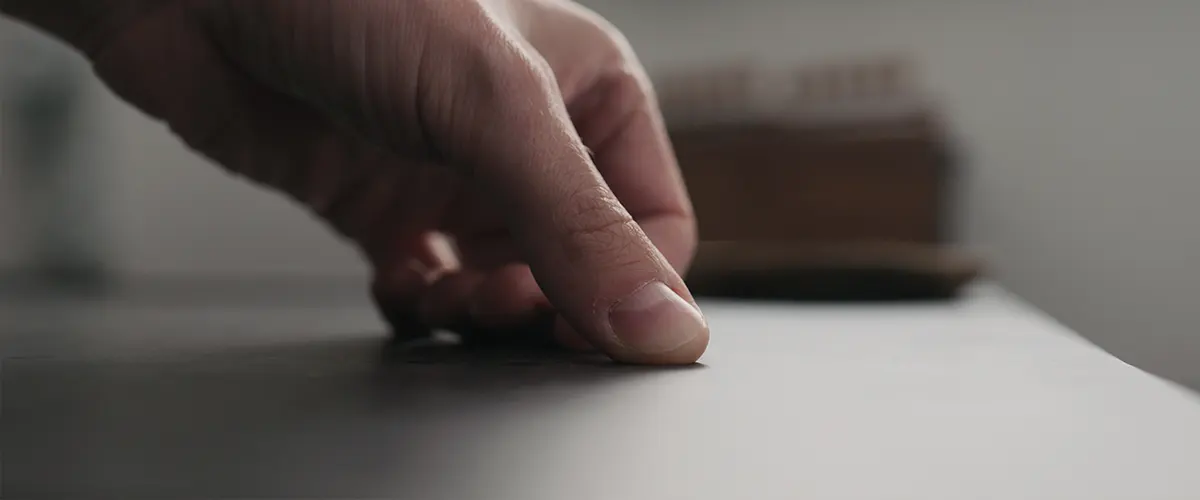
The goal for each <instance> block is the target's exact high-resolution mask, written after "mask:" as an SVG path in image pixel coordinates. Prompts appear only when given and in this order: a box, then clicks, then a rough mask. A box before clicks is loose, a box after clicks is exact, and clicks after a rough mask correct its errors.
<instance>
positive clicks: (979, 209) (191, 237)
mask: <svg viewBox="0 0 1200 500" xmlns="http://www.w3.org/2000/svg"><path fill="white" fill-rule="evenodd" d="M587 3H589V4H591V5H593V6H594V7H595V8H596V9H597V10H599V11H600V12H601V13H604V14H606V15H607V16H608V17H609V18H610V19H612V20H613V21H614V22H615V23H616V24H617V25H618V26H620V27H622V28H623V29H624V30H625V31H626V33H627V35H628V36H629V38H630V39H631V41H632V42H633V43H634V45H635V46H636V47H637V48H638V49H639V51H640V53H641V54H642V57H643V59H644V62H645V63H646V64H647V65H648V66H649V67H650V68H651V69H652V70H654V69H664V68H670V67H676V66H681V65H686V64H691V63H700V62H705V61H721V60H727V59H731V58H737V57H741V56H752V57H755V58H757V59H758V60H760V61H762V62H763V63H765V64H787V63H791V62H793V61H804V60H809V59H813V58H822V57H825V56H831V55H833V56H836V55H842V54H846V55H857V54H862V53H874V52H879V51H886V50H891V49H900V50H906V51H911V52H912V53H914V54H916V55H917V56H919V61H920V62H921V64H923V66H924V70H925V75H926V77H927V78H926V79H927V81H929V82H930V83H931V84H932V85H933V86H934V88H935V89H936V90H937V91H938V92H939V93H940V94H941V96H942V97H943V98H944V100H945V102H947V103H948V104H949V106H950V111H951V113H952V117H953V119H954V121H955V123H956V125H957V126H958V128H959V131H960V132H961V134H962V136H963V139H964V141H965V146H966V147H967V149H968V151H969V153H970V155H971V160H972V169H973V171H972V175H971V177H970V178H969V182H968V185H967V192H966V196H965V197H964V202H963V203H964V205H963V206H962V207H961V209H962V210H961V214H962V220H961V224H960V227H961V233H962V236H963V238H964V239H965V240H966V241H968V242H969V243H970V244H972V245H973V246H975V247H977V248H978V249H980V251H981V252H983V253H984V254H985V255H986V256H987V257H988V258H989V260H990V262H991V264H992V265H993V268H994V271H995V273H996V275H997V276H998V277H999V279H1000V280H1001V281H1002V282H1003V283H1004V284H1006V285H1007V286H1009V287H1010V288H1012V289H1013V290H1015V291H1016V292H1018V293H1019V294H1021V295H1022V296H1024V297H1026V298H1028V299H1029V300H1030V301H1032V302H1034V303H1035V304H1037V305H1038V306H1040V307H1042V308H1044V309H1046V310H1047V311H1048V312H1050V313H1051V314H1053V315H1054V316H1056V317H1057V318H1060V319H1061V320H1062V321H1064V322H1065V323H1067V324H1068V325H1069V326H1071V327H1073V328H1075V329H1077V330H1079V331H1080V332H1081V333H1083V334H1084V335H1086V336H1088V337H1089V338H1091V339H1093V340H1094V341H1096V342H1097V343H1099V344H1100V345H1102V346H1103V347H1105V348H1108V349H1110V350H1112V351H1113V352H1115V353H1116V354H1118V355H1119V356H1121V357H1123V358H1124V359H1126V360H1128V361H1130V362H1132V363H1134V364H1136V365H1139V366H1142V367H1144V368H1147V369H1149V370H1151V371H1153V372H1156V373H1159V374H1162V375H1165V376H1167V377H1169V378H1173V379H1176V380H1180V381H1183V382H1185V383H1189V384H1190V385H1192V386H1193V387H1200V328H1198V327H1197V324H1196V320H1195V317H1194V315H1193V314H1192V309H1193V308H1195V307H1197V306H1200V300H1198V299H1197V294H1196V293H1195V292H1193V290H1192V287H1193V283H1197V282H1200V266H1197V265H1195V264H1194V262H1195V260H1196V258H1198V257H1200V224H1197V223H1196V222H1194V221H1193V220H1192V218H1193V217H1195V216H1194V215H1188V214H1195V213H1198V212H1200V201H1198V199H1197V198H1194V197H1192V196H1191V195H1192V194H1194V193H1197V192H1200V168H1197V165H1196V163H1197V159H1196V157H1197V155H1196V146H1195V144H1196V143H1197V142H1198V139H1197V137H1200V96H1198V95H1197V89H1200V58H1197V57H1195V47H1200V30H1196V29H1195V24H1196V21H1197V20H1200V3H1198V2H1195V1H1193V0H1179V1H1170V0H1140V1H1135V0H1127V1H1111V0H1043V1H1037V2H1035V1H1022V0H1018V1H1006V2H1001V1H994V2H992V1H985V0H965V1H953V0H905V1H885V0H859V1H816V0H813V1H807V2H802V1H783V0H775V1H768V0H757V1H740V2H734V1H717V0H692V1H688V2H679V1H668V0H657V1H645V0H643V1H634V0H623V1H617V0H608V1H605V0H592V1H590V2H587ZM95 95H96V97H97V101H96V107H97V110H98V113H97V116H98V117H100V119H101V120H102V121H103V122H104V123H106V124H109V125H110V126H109V127H108V128H106V129H104V130H103V133H97V139H100V138H103V139H105V140H107V141H109V142H108V146H107V147H106V148H104V150H105V154H107V155H108V158H109V159H110V160H111V161H112V162H113V163H112V164H113V165H114V166H115V168H113V172H112V174H113V175H112V176H111V177H110V186H111V188H112V192H113V195H112V196H111V199H113V200H115V201H114V203H113V205H112V206H111V209H112V210H111V213H112V220H113V221H114V226H113V230H114V231H115V237H114V239H113V241H114V242H115V243H116V244H118V245H119V247H118V250H119V252H118V253H117V256H118V261H117V262H118V264H119V267H120V268H122V269H124V270H125V271H128V272H130V273H136V274H194V273H215V274H218V275H235V274H246V273H260V274H289V275H292V274H294V275H311V276H325V275H327V276H354V275H359V274H361V273H362V272H363V270H362V267H361V265H360V264H359V263H358V262H357V260H356V259H355V258H354V256H353V254H351V253H350V252H349V251H347V250H346V249H345V248H344V247H342V246H341V245H339V244H337V242H336V241H334V239H333V238H332V237H331V236H330V235H329V233H328V232H327V231H325V230H324V229H323V228H321V227H319V226H317V225H315V224H312V223H311V222H310V220H309V219H308V217H307V216H305V215H303V214H301V213H300V212H299V211H297V210H294V209H293V207H291V206H290V205H289V204H288V203H286V202H284V201H282V200H281V199H279V198H277V197H275V196H262V195H260V194H259V193H257V192H256V191H255V190H254V189H253V188H250V187H248V186H246V185H244V184H242V183H240V182H231V181H230V179H228V178H227V176H226V175H225V174H223V173H221V172H220V171H218V170H217V169H214V168H211V167H208V166H206V165H203V162H202V161H200V160H198V159H196V158H194V157H193V156H191V155H189V154H188V153H186V152H185V151H184V150H183V149H182V148H181V147H179V146H178V144H177V143H176V142H175V141H174V140H173V139H172V138H170V137H169V136H168V135H167V134H166V132H165V131H164V130H163V129H162V128H161V127H159V126H158V125H154V124H150V123H148V122H147V121H145V120H144V119H143V118H141V117H140V116H139V115H137V114H136V113H134V112H132V111H130V110H128V109H125V108H124V107H123V106H121V105H120V104H118V103H116V102H115V101H113V100H112V99H111V98H110V97H108V96H107V95H106V94H103V93H102V92H99V91H97V92H96V94H95ZM0 238H2V236H0ZM0 241H3V240H0Z"/></svg>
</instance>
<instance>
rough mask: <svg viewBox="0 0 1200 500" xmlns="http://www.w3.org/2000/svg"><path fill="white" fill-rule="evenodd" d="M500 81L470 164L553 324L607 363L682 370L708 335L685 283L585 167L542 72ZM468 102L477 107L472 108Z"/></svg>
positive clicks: (510, 74)
mask: <svg viewBox="0 0 1200 500" xmlns="http://www.w3.org/2000/svg"><path fill="white" fill-rule="evenodd" d="M518 67H519V68H523V69H522V70H518V71H505V75H503V80H504V82H505V84H504V87H505V89H506V92H488V93H487V94H485V95H486V96H488V97H491V98H490V99H488V98H485V99H483V101H484V102H477V104H476V105H475V106H473V107H472V108H473V109H474V110H475V112H476V113H479V114H477V115H476V118H477V120H476V121H475V123H479V124H481V125H479V127H481V128H482V127H486V129H485V130H475V131H474V132H475V134H476V135H475V137H476V138H478V139H479V140H478V142H475V145H476V146H477V147H472V148H471V150H472V151H471V157H470V158H468V159H467V162H468V163H469V164H470V165H471V166H472V167H473V168H474V171H475V173H476V175H477V176H478V181H480V182H482V183H483V184H484V185H486V186H488V187H489V188H491V190H492V195H493V196H494V197H495V202H496V203H498V205H499V206H500V207H501V210H502V212H503V215H504V217H505V218H506V220H507V224H508V227H509V230H510V231H511V233H512V234H513V235H514V237H515V238H516V240H517V241H518V243H519V244H520V245H521V247H522V249H523V251H524V255H525V257H526V259H527V260H528V263H529V265H530V268H531V269H532V271H533V275H534V277H535V278H536V280H537V282H538V284H539V285H540V286H541V288H542V290H543V291H544V292H545V293H546V296H547V297H548V298H549V299H550V301H551V303H552V304H553V305H554V306H555V308H556V309H557V310H558V311H559V313H560V314H561V315H562V316H563V317H564V318H565V319H566V320H567V321H568V322H569V323H570V324H571V326H573V327H574V328H575V329H576V330H578V331H579V332H580V333H581V334H582V335H583V336H584V337H585V338H587V339H588V340H589V341H590V342H591V343H592V344H593V345H594V346H596V347H597V348H598V349H600V350H602V351H604V352H605V353H606V354H608V355H609V356H611V357H612V358H613V359H615V360H618V361H625V362H634V363H654V364H684V363H692V362H694V361H696V360H697V359H698V358H699V357H700V356H701V355H702V354H703V353H704V350H705V348H706V346H707V345H708V326H707V324H706V322H705V320H704V317H703V316H702V314H701V313H700V311H699V309H698V308H697V307H696V305H695V303H694V302H693V300H692V299H691V294H690V293H689V292H688V290H687V287H686V285H684V282H683V279H682V278H681V277H680V276H679V274H678V273H676V272H675V270H674V269H673V268H672V266H671V265H670V264H669V263H668V262H667V260H666V259H665V258H664V257H663V255H662V254H661V253H660V252H659V251H658V249H657V248H655V246H654V245H653V243H651V241H650V239H649V238H648V237H647V236H646V234H645V233H644V232H643V231H642V229H641V227H639V225H638V224H637V222H636V221H634V219H633V218H632V217H631V216H630V214H629V212H628V211H626V209H625V208H624V207H623V206H622V205H621V203H620V202H619V200H617V198H616V196H615V195H614V194H613V192H612V191H611V190H610V189H609V187H608V185H607V184H606V183H605V181H604V179H603V178H602V177H601V175H600V174H599V172H598V171H597V169H596V167H595V165H594V164H593V162H592V160H591V158H590V155H589V153H588V150H587V149H586V148H585V147H584V145H583V143H582V142H581V140H580V138H579V135H578V134H577V132H576V130H575V127H574V126H573V125H572V123H571V120H570V118H569V116H568V114H567V112H566V107H565V105H564V103H563V101H562V98H561V97H560V93H559V91H558V89H557V87H556V85H555V83H554V80H553V76H552V75H550V73H549V71H548V70H544V69H542V68H539V67H537V66H536V64H535V65H533V67H528V66H525V65H518ZM471 100H472V101H474V99H471Z"/></svg>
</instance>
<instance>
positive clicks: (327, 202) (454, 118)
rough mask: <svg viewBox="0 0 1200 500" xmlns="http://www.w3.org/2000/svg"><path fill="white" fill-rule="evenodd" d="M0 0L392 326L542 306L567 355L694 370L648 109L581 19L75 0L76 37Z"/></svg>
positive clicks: (460, 3)
mask: <svg viewBox="0 0 1200 500" xmlns="http://www.w3.org/2000/svg"><path fill="white" fill-rule="evenodd" d="M8 1H15V2H18V3H20V2H24V3H25V4H26V6H28V7H27V8H26V9H24V10H25V11H27V12H28V11H32V12H34V14H30V15H26V16H24V17H26V18H27V19H29V20H31V21H32V22H35V23H39V20H40V21H41V22H40V23H39V24H42V25H44V26H49V27H50V28H49V29H51V30H52V31H57V32H58V34H59V35H60V36H62V37H63V38H65V39H67V40H68V41H72V42H73V43H75V44H76V45H77V46H79V47H80V48H81V49H82V50H83V51H84V52H85V53H87V54H88V55H89V56H90V57H91V59H92V60H93V62H94V65H95V67H96V70H97V72H98V73H99V75H100V76H101V77H102V78H103V79H104V80H105V81H106V82H107V83H108V84H109V85H110V86H111V87H112V88H113V89H114V90H115V91H116V92H117V93H118V94H119V95H121V96H123V97H124V98H125V99H127V100H128V101H129V102H131V103H133V104H134V105H136V106H138V107H139V108H141V109H142V110H144V111H145V112H147V113H148V114H150V115H153V116H155V117H157V118H159V119H162V120H164V121H165V122H166V123H167V124H168V125H169V126H170V127H171V129H172V130H173V131H174V132H175V133H176V134H178V135H179V136H180V137H181V138H182V139H183V140H184V141H185V142H186V143H187V144H189V145H190V146H191V147H192V148H194V149H196V150H197V151H199V152H201V153H202V154H204V155H206V156H208V157H209V158H211V159H213V160H215V161H216V162H217V163H219V164H221V165H223V166H224V167H226V168H227V169H229V170H230V171H232V172H234V173H236V174H239V175H242V176H245V177H247V178H249V179H251V180H253V181H256V182H258V183H261V184H263V185H265V186H268V187H270V188H273V189H276V190H279V191H281V192H283V193H286V194H287V195H289V196H291V197H292V198H294V199H295V200H297V201H298V202H299V203H301V204H302V205H303V206H305V207H307V208H309V209H310V210H312V211H313V212H314V213H315V214H317V215H318V216H319V217H321V218H322V219H323V220H325V221H327V222H328V223H329V224H330V225H331V226H332V227H333V228H335V229H336V230H337V231H338V232H339V233H341V234H343V235H344V236H346V237H347V238H349V239H350V240H351V241H353V242H354V243H355V244H356V245H357V246H358V247H359V248H360V249H361V250H362V251H363V253H364V255H366V257H367V258H368V259H369V260H370V262H371V263H372V265H373V269H374V272H375V278H374V285H373V291H374V295H375V297H376V300H377V302H378V303H379V305H380V307H381V308H382V309H383V311H384V312H385V314H386V315H387V316H388V317H389V318H391V319H393V324H394V325H396V326H397V327H398V328H399V327H400V325H399V323H405V322H407V321H409V320H415V321H416V322H417V323H420V324H424V325H426V326H431V327H443V326H459V325H471V326H472V327H491V328H497V329H506V328H508V327H517V326H521V325H526V324H530V323H532V322H533V321H534V320H535V319H536V318H537V317H538V316H539V314H540V313H542V312H543V311H552V312H555V313H557V314H558V315H560V320H559V321H557V322H556V324H555V326H554V332H553V333H554V335H555V337H556V338H557V339H559V340H560V341H561V342H562V343H563V344H565V345H567V346H571V347H577V348H591V347H594V348H598V349H600V350H602V351H603V352H605V353H607V354H609V355H610V356H612V357H613V358H614V359H617V360H621V361H627V362H637V363H690V362H692V361H695V360H696V359H697V358H699V356H700V355H701V354H702V353H703V352H704V349H705V347H706V345H707V343H708V328H707V326H706V323H705V321H704V319H703V317H702V315H701V314H700V312H699V310H698V309H697V308H696V306H695V303H694V300H693V299H692V297H691V295H690V293H689V292H688V290H687V288H686V286H685V285H684V283H683V281H682V279H681V278H680V275H679V274H678V273H677V272H676V270H677V269H678V270H683V269H685V268H686V267H687V266H688V265H689V261H690V259H691V255H692V252H693V250H694V247H695V239H696V233H695V224H694V220H693V217H692V211H691V206H690V204H689V201H688V199H687V195H686V192H685V189H684V186H683V183H682V181H681V179H680V175H679V172H678V167H677V165H676V162H675V159H674V156H673V153H672V151H671V147H670V144H669V142H668V140H667V137H666V134H665V132H664V129H663V124H662V119H661V116H660V113H659V111H658V109H657V104H656V102H655V100H654V96H653V93H652V91H651V89H650V86H649V83H648V81H647V78H646V75H645V73H644V71H643V69H642V67H641V66H640V64H639V63H638V62H637V61H636V59H635V57H634V55H633V54H632V52H631V51H630V49H629V47H628V45H627V44H626V42H625V41H624V40H623V39H622V38H621V36H620V35H619V33H617V31H616V30H615V29H614V28H613V27H611V26H610V25H608V24H607V23H606V22H604V21H603V20H602V19H600V18H599V17H598V16H596V15H595V14H593V13H591V12H589V11H587V10H585V9H584V8H582V7H580V6H578V5H576V4H574V3H571V2H569V1H568V0H304V1H295V0H109V1H108V2H101V1H99V0H87V1H85V0H80V1H82V2H83V3H84V4H89V5H96V4H100V3H102V4H105V5H107V6H108V9H107V10H104V11H100V12H97V9H90V8H89V9H87V10H88V12H91V14H90V16H91V17H90V18H88V20H87V21H86V22H73V23H72V22H63V21H62V19H64V18H72V19H74V18H73V17H72V9H70V8H69V7H66V6H63V7H60V8H59V9H55V8H52V7H49V5H51V4H54V5H71V4H73V3H77V2H71V1H66V2H61V3H54V2H44V1H43V0H8ZM9 10H11V11H12V12H14V13H16V14H17V15H20V14H21V12H22V9H21V8H19V7H13V8H10V9H9ZM77 12H81V11H77ZM106 13H109V14H111V15H105V14H106ZM55 16H59V17H55ZM39 17H40V18H41V19H38V18H39ZM63 26H67V27H63ZM264 237H269V235H264ZM564 320H565V321H564Z"/></svg>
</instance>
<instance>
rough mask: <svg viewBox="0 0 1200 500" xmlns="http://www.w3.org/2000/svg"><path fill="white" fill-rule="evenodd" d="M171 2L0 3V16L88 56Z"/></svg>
mask: <svg viewBox="0 0 1200 500" xmlns="http://www.w3.org/2000/svg"><path fill="white" fill-rule="evenodd" d="M171 1H174V0H2V1H0V12H3V13H4V14H7V15H10V16H12V17H14V18H16V19H18V20H20V21H23V22H25V23H28V24H29V25H31V26H34V27H36V28H38V29H40V30H42V31H44V32H46V33H48V34H50V35H53V36H54V37H56V38H58V39H60V40H62V41H64V42H66V43H67V44H69V45H71V46H72V47H75V48H76V49H78V50H80V51H81V52H83V53H84V54H86V55H88V56H92V55H95V53H96V52H97V51H99V50H100V49H101V48H102V46H103V45H104V44H105V43H106V42H107V41H109V40H110V39H112V38H113V36H115V35H116V34H117V33H119V32H120V31H121V30H122V29H123V28H125V27H126V25H127V24H128V23H129V22H131V21H133V20H135V19H137V18H139V17H141V16H142V14H145V13H146V12H147V11H149V10H151V9H153V8H155V7H157V6H159V5H162V4H165V3H168V2H171Z"/></svg>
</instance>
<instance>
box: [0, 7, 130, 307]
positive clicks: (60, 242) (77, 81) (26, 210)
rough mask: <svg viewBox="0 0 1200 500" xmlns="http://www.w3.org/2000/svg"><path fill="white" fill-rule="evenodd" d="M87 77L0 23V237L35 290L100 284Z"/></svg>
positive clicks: (100, 229)
mask: <svg viewBox="0 0 1200 500" xmlns="http://www.w3.org/2000/svg"><path fill="white" fill-rule="evenodd" d="M87 71H88V70H87V68H86V66H85V64H84V62H83V61H82V60H81V59H80V58H79V57H78V56H77V55H76V54H74V53H73V52H71V51H70V50H68V49H67V48H66V47H64V46H62V45H61V44H59V43H58V42H56V41H54V40H52V39H50V38H48V37H46V36H44V35H42V34H40V33H36V32H33V31H31V30H29V29H27V28H25V27H23V26H18V25H15V24H13V23H10V22H7V21H4V20H0V99H2V100H3V102H4V108H3V112H4V115H3V129H0V133H2V140H3V142H4V146H3V148H4V150H3V155H4V156H3V160H4V163H3V169H4V171H3V175H4V177H5V183H4V184H5V186H6V187H7V188H8V191H9V192H8V193H6V194H5V196H4V202H3V203H4V205H5V206H4V209H5V210H6V211H11V213H10V215H9V222H12V224H11V225H8V226H7V227H0V231H5V232H7V234H5V237H6V239H8V240H19V241H20V243H21V244H20V245H17V246H19V247H21V248H22V249H23V250H24V252H23V253H24V255H19V256H16V259H17V262H16V264H17V268H18V270H22V271H28V275H29V277H32V278H33V279H34V280H35V281H36V282H38V283H49V284H54V285H67V286H72V287H75V286H85V287H93V286H96V285H102V284H104V283H105V282H106V276H107V271H106V258H105V257H106V252H105V248H106V244H105V239H104V235H105V234H106V231H105V227H104V222H105V221H104V216H103V213H104V211H103V207H104V204H103V203H102V201H103V197H104V189H105V185H104V183H103V176H104V172H103V170H104V167H105V165H104V164H103V162H102V161H98V159H97V158H96V156H97V155H96V154H95V151H90V152H89V151H86V150H87V149H88V148H87V146H88V145H90V144H91V141H90V139H91V138H90V137H88V134H87V132H86V131H85V130H84V128H83V124H84V119H85V113H84V112H83V111H84V109H85V107H86V105H87V102H88V101H87V92H86V82H87V74H88V73H87ZM89 153H90V154H89ZM23 274H24V273H23Z"/></svg>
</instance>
